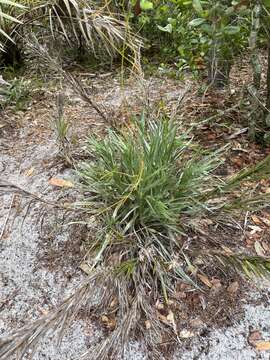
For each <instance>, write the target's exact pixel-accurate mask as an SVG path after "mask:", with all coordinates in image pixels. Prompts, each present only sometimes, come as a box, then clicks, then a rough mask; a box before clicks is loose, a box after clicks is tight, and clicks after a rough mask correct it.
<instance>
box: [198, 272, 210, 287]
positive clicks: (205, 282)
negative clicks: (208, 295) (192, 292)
mask: <svg viewBox="0 0 270 360" xmlns="http://www.w3.org/2000/svg"><path fill="white" fill-rule="evenodd" d="M198 278H199V279H200V280H201V282H203V283H204V284H205V285H206V286H208V287H209V288H211V287H212V284H211V281H210V280H209V279H208V277H207V276H205V275H201V274H198Z"/></svg>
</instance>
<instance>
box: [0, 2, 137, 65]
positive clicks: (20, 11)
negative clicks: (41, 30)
mask: <svg viewBox="0 0 270 360" xmlns="http://www.w3.org/2000/svg"><path fill="white" fill-rule="evenodd" d="M1 4H2V5H3V7H4V5H5V12H4V11H2V10H1V7H0V16H1V17H0V19H2V20H3V19H6V20H8V21H9V22H11V21H13V22H14V23H15V24H13V25H11V24H9V27H7V29H6V30H4V25H3V21H1V23H0V24H1V26H0V32H1V34H0V35H3V36H4V37H5V39H6V40H7V39H8V40H10V41H11V40H12V34H13V33H14V30H15V28H16V32H17V33H19V34H20V29H21V28H22V29H23V28H24V29H26V27H27V26H28V25H31V26H36V27H38V26H39V25H42V26H43V27H44V26H45V28H46V29H47V30H48V31H49V32H50V33H51V35H52V36H53V37H55V38H56V37H59V35H61V36H62V37H64V38H65V40H66V41H67V42H68V43H69V44H70V45H72V43H74V40H75V41H76V42H77V43H78V44H81V45H82V46H84V47H85V48H88V49H89V50H91V51H92V52H93V53H95V52H96V49H97V48H102V49H103V50H105V51H106V52H107V54H109V56H111V57H113V56H114V55H115V54H116V53H120V54H121V55H123V56H124V51H123V49H129V52H130V53H131V55H132V59H129V58H128V60H129V61H130V62H133V63H134V62H136V61H137V57H138V53H139V50H140V47H141V45H142V42H141V39H140V38H139V37H138V36H136V35H134V34H133V33H132V31H131V29H130V27H129V25H128V23H127V22H125V21H124V20H123V19H120V18H117V17H114V16H113V15H111V14H106V13H105V12H104V10H101V9H98V8H95V7H94V6H93V4H92V3H90V2H88V1H83V0H51V1H50V0H47V1H44V0H35V1H28V0H25V1H20V2H18V1H16V2H15V1H9V0H1V1H0V6H1ZM18 25H20V26H18ZM3 43H4V41H2V47H3Z"/></svg>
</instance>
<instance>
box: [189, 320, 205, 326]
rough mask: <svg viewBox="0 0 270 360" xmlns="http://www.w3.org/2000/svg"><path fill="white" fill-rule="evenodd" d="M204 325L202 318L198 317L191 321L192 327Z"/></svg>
mask: <svg viewBox="0 0 270 360" xmlns="http://www.w3.org/2000/svg"><path fill="white" fill-rule="evenodd" d="M203 325H204V323H203V321H202V320H201V319H200V318H196V319H193V320H191V321H190V326H191V327H192V328H200V327H202V326H203Z"/></svg>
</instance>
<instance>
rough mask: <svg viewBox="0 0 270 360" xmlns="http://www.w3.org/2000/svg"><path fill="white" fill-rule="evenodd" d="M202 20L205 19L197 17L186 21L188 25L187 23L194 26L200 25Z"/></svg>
mask: <svg viewBox="0 0 270 360" xmlns="http://www.w3.org/2000/svg"><path fill="white" fill-rule="evenodd" d="M204 22H205V19H202V18H197V19H193V20H191V21H190V22H189V23H188V25H189V26H193V27H196V26H200V25H201V24H203V23H204Z"/></svg>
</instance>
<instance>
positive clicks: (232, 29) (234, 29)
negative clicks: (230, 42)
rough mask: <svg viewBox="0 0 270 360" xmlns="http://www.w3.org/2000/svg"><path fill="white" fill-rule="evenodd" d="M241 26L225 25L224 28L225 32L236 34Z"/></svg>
mask: <svg viewBox="0 0 270 360" xmlns="http://www.w3.org/2000/svg"><path fill="white" fill-rule="evenodd" d="M239 31H240V27H239V26H225V28H224V29H223V33H224V34H227V35H234V34H237V33H239Z"/></svg>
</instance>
